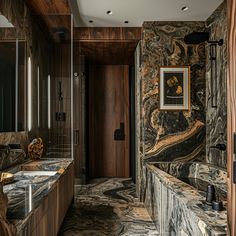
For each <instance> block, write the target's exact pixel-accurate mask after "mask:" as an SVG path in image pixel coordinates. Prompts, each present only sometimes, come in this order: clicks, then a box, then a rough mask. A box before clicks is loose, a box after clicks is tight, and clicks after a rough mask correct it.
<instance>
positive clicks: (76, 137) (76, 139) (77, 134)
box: [74, 129, 79, 145]
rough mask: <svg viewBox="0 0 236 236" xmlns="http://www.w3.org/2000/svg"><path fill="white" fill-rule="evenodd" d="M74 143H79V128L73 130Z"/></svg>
mask: <svg viewBox="0 0 236 236" xmlns="http://www.w3.org/2000/svg"><path fill="white" fill-rule="evenodd" d="M74 145H79V130H78V129H75V130H74Z"/></svg>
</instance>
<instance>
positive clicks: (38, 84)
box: [37, 66, 40, 128]
mask: <svg viewBox="0 0 236 236" xmlns="http://www.w3.org/2000/svg"><path fill="white" fill-rule="evenodd" d="M39 86H40V83H39V66H38V68H37V87H38V128H39V127H40V87H39Z"/></svg>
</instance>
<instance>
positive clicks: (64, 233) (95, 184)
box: [59, 178, 159, 236]
mask: <svg viewBox="0 0 236 236" xmlns="http://www.w3.org/2000/svg"><path fill="white" fill-rule="evenodd" d="M65 194H66V193H65ZM77 235H78V236H80V235H81V236H103V235H106V236H107V235H109V236H118V235H123V236H128V235H132V236H146V235H150V236H154V235H155V236H156V235H159V234H158V232H157V231H156V228H155V226H154V224H153V222H152V220H151V218H150V217H149V215H148V213H147V211H146V209H145V208H144V206H143V204H142V203H140V202H139V201H138V199H137V197H136V194H135V185H134V184H133V183H132V181H131V180H130V179H118V178H112V179H95V180H93V181H91V183H89V184H88V185H86V186H76V190H75V202H74V204H72V205H71V207H70V209H69V211H68V212H67V215H66V217H65V219H64V222H63V224H62V227H61V229H60V232H59V236H77Z"/></svg>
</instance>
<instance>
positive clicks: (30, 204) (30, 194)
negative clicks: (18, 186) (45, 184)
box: [29, 184, 33, 212]
mask: <svg viewBox="0 0 236 236" xmlns="http://www.w3.org/2000/svg"><path fill="white" fill-rule="evenodd" d="M32 200H33V199H32V185H31V184H29V212H30V211H32Z"/></svg>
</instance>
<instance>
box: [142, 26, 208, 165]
mask: <svg viewBox="0 0 236 236" xmlns="http://www.w3.org/2000/svg"><path fill="white" fill-rule="evenodd" d="M204 29H205V23H204V22H144V24H143V34H142V98H143V100H142V105H143V111H144V118H143V120H144V137H145V140H144V142H145V157H144V159H145V160H146V161H149V160H150V161H160V160H163V161H172V160H176V159H178V160H191V159H196V158H198V157H199V156H202V155H201V154H204V152H205V44H204V43H202V44H199V45H186V44H185V43H184V40H183V39H184V36H185V35H187V34H189V33H191V32H193V31H204ZM161 66H190V81H191V82H190V83H191V86H190V90H191V91H190V93H191V98H190V100H191V108H190V110H189V111H160V110H159V79H160V67H161Z"/></svg>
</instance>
